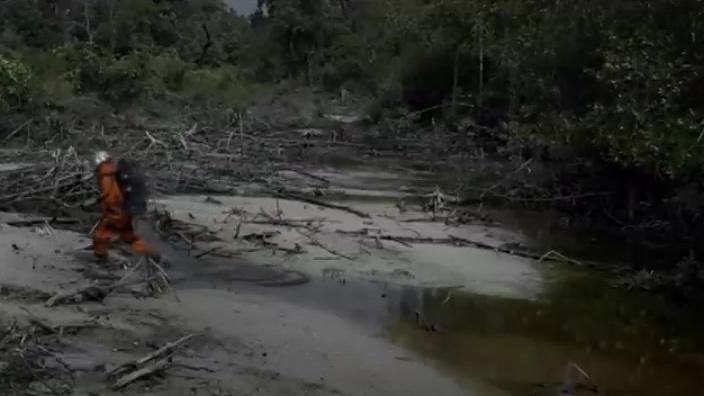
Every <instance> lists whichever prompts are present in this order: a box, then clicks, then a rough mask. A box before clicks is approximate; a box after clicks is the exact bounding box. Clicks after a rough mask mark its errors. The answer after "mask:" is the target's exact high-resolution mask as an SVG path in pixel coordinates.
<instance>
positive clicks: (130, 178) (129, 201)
mask: <svg viewBox="0 0 704 396" xmlns="http://www.w3.org/2000/svg"><path fill="white" fill-rule="evenodd" d="M116 176H117V184H118V185H119V186H120V191H122V196H123V197H124V200H123V208H124V210H125V212H127V213H128V214H130V215H132V216H141V215H143V214H144V213H146V211H147V199H148V192H147V183H146V177H145V174H144V171H142V169H141V168H140V167H139V165H137V164H136V163H134V162H132V161H130V160H126V159H124V158H123V159H120V160H119V161H118V162H117V174H116Z"/></svg>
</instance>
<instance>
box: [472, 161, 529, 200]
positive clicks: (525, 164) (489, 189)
mask: <svg viewBox="0 0 704 396" xmlns="http://www.w3.org/2000/svg"><path fill="white" fill-rule="evenodd" d="M531 162H533V158H532V157H531V158H529V159H528V160H526V161H525V162H523V163H522V164H521V165H520V166H519V167H518V168H516V169H515V170H514V171H512V172H511V173H509V174H507V175H506V176H504V177H503V178H501V180H499V181H498V182H496V183H494V184H493V185H492V186H491V187H489V188H487V189H486V190H484V192H482V193H481V194H480V195H479V199H484V196H485V195H486V194H488V193H490V192H492V191H494V189H496V188H497V187H499V186H500V185H501V184H503V183H504V182H505V181H506V180H508V179H509V178H511V176H513V175H514V174H516V173H518V172H520V171H522V170H523V169H525V167H527V166H528V165H530V163H531Z"/></svg>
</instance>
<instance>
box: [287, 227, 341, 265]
mask: <svg viewBox="0 0 704 396" xmlns="http://www.w3.org/2000/svg"><path fill="white" fill-rule="evenodd" d="M298 233H299V234H301V235H303V236H304V237H306V238H308V239H309V240H310V242H311V244H312V245H313V246H317V247H319V248H321V249H323V250H325V251H326V252H328V253H330V254H332V255H335V256H339V257H342V258H345V259H347V260H350V261H354V258H353V257H350V256H348V255H346V254H344V253H340V252H338V251H337V250H333V249H331V248H329V247H327V246H325V245H323V244H322V242H320V241H319V240H317V239H315V238H313V237H312V236H310V235H308V234H305V233H303V232H300V231H298Z"/></svg>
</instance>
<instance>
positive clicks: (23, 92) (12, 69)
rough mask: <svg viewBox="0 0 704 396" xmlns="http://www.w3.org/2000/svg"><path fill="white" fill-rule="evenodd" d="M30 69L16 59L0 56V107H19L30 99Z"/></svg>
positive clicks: (14, 108) (5, 109)
mask: <svg viewBox="0 0 704 396" xmlns="http://www.w3.org/2000/svg"><path fill="white" fill-rule="evenodd" d="M32 80H33V74H32V71H31V70H30V69H29V67H27V65H25V64H24V63H22V62H21V61H18V60H13V59H8V58H6V57H4V56H0V109H2V110H3V111H8V110H16V109H20V108H22V107H23V106H25V105H26V104H28V103H29V101H30V93H31V84H32Z"/></svg>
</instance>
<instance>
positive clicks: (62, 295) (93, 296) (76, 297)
mask: <svg viewBox="0 0 704 396" xmlns="http://www.w3.org/2000/svg"><path fill="white" fill-rule="evenodd" d="M157 278H158V277H157V276H154V277H151V278H148V279H136V280H131V281H125V280H122V281H119V282H116V283H113V284H111V285H98V284H93V285H88V286H83V287H79V288H77V289H73V290H69V291H64V292H58V293H56V294H54V295H53V296H52V297H51V298H49V299H48V300H47V301H46V302H45V303H44V305H45V306H47V307H54V306H56V305H59V304H68V303H72V302H82V301H102V300H103V299H105V297H107V296H108V294H110V293H111V292H113V291H114V290H116V289H119V288H123V287H127V286H131V285H135V284H139V283H148V282H151V281H152V280H155V279H157Z"/></svg>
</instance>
